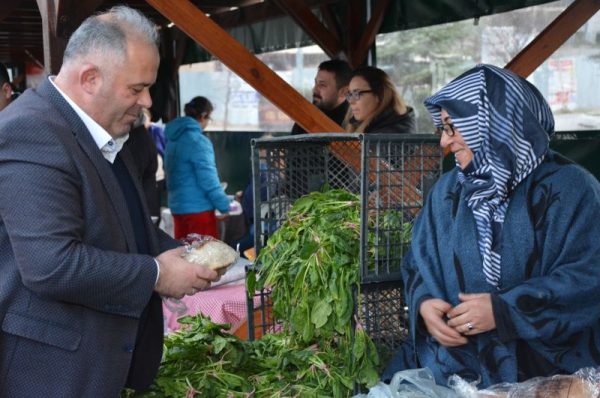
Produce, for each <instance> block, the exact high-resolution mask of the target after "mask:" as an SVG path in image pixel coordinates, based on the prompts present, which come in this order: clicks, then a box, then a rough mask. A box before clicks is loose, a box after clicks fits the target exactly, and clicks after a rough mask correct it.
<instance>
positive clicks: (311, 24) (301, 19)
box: [273, 0, 342, 58]
mask: <svg viewBox="0 0 600 398" xmlns="http://www.w3.org/2000/svg"><path fill="white" fill-rule="evenodd" d="M273 1H274V2H275V3H276V4H277V5H278V6H279V8H281V9H282V10H284V11H285V12H286V13H287V14H288V15H289V16H290V17H292V19H293V20H294V21H296V23H297V24H298V25H299V26H300V27H301V28H302V29H303V30H304V31H305V32H306V33H307V34H308V35H309V36H310V37H311V38H312V39H313V41H314V42H315V43H316V44H317V45H318V46H319V47H321V48H322V49H323V51H324V52H325V54H327V55H328V56H329V58H338V56H339V54H340V52H341V51H342V45H341V43H340V41H339V40H337V39H336V36H335V34H332V33H331V32H330V31H329V29H327V27H326V26H325V25H323V23H322V22H321V21H320V20H319V19H318V18H317V17H316V15H315V14H313V12H312V11H311V10H310V8H309V7H308V6H307V5H306V4H304V3H302V2H300V1H296V0H273Z"/></svg>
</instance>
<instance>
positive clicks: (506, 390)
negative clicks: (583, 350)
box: [448, 368, 600, 398]
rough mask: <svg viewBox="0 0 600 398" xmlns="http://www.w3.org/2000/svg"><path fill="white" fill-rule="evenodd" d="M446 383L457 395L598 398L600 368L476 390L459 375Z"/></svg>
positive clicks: (473, 397) (466, 397) (475, 397)
mask: <svg viewBox="0 0 600 398" xmlns="http://www.w3.org/2000/svg"><path fill="white" fill-rule="evenodd" d="M448 385H449V386H450V387H452V389H453V390H454V391H456V393H457V394H458V396H459V397H460V398H597V397H599V396H600V368H583V369H580V370H578V371H577V372H575V373H574V374H573V375H556V376H550V377H535V378H532V379H530V380H526V381H524V382H522V383H501V384H496V385H493V386H490V387H488V388H486V389H484V390H477V387H476V386H475V385H474V384H470V383H468V382H466V381H465V380H463V379H461V378H460V377H459V376H456V375H454V376H451V377H450V379H449V381H448Z"/></svg>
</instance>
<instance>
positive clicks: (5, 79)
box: [0, 63, 10, 86]
mask: <svg viewBox="0 0 600 398" xmlns="http://www.w3.org/2000/svg"><path fill="white" fill-rule="evenodd" d="M4 83H8V84H10V77H9V76H8V70H7V69H6V66H4V64H3V63H0V86H2V85H3V84H4Z"/></svg>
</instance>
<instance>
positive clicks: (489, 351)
mask: <svg viewBox="0 0 600 398" xmlns="http://www.w3.org/2000/svg"><path fill="white" fill-rule="evenodd" d="M425 104H426V106H427V108H428V110H429V112H430V113H431V115H432V117H433V120H434V123H435V125H436V126H437V127H438V132H439V134H440V144H441V146H442V147H444V148H446V149H448V150H449V151H451V152H453V153H454V157H455V159H456V166H457V167H456V168H455V169H454V170H452V171H450V172H448V173H446V174H444V175H443V176H442V177H441V179H440V180H439V181H438V182H437V184H436V185H435V186H434V188H433V189H432V192H431V194H430V195H429V197H428V198H427V201H426V204H425V206H424V208H423V209H422V211H421V213H420V214H419V216H418V218H417V221H416V222H415V226H414V230H413V241H412V244H411V249H410V251H409V253H408V254H407V257H406V258H405V261H404V263H403V279H404V287H405V289H406V292H405V293H406V299H407V305H408V307H409V311H410V338H409V339H408V340H407V341H406V342H405V344H404V345H403V346H402V348H401V350H400V352H398V353H397V354H396V356H395V358H394V359H393V360H392V363H391V364H390V366H389V367H388V369H387V370H386V372H385V374H384V376H383V378H384V379H387V378H390V377H391V376H392V375H393V373H394V372H395V371H397V370H402V369H408V368H416V367H428V368H430V369H431V370H432V371H433V374H434V376H435V378H436V381H437V383H438V384H442V385H445V384H446V383H447V381H448V377H449V376H451V375H453V374H457V375H459V376H461V377H462V378H464V379H466V380H468V381H478V382H479V383H480V384H479V386H480V387H487V386H489V385H492V384H496V383H501V382H511V383H512V382H519V381H523V380H526V379H530V378H533V377H536V376H550V375H554V374H559V373H560V374H571V373H573V372H575V371H577V370H578V369H580V368H583V367H588V366H593V367H597V366H599V365H600V315H599V314H600V223H599V222H598V220H600V186H599V184H598V182H597V181H596V179H595V178H594V177H593V176H592V175H591V174H590V173H588V172H587V171H585V170H584V169H582V168H581V167H579V166H577V165H575V164H573V163H572V162H570V161H569V160H567V159H565V158H564V157H562V156H561V155H559V154H558V153H555V152H553V151H551V150H550V149H549V148H548V144H549V140H550V137H551V136H552V134H553V133H554V119H553V117H552V113H551V111H550V108H549V106H548V104H547V103H546V101H545V100H544V99H543V98H542V96H541V94H540V93H539V92H538V90H537V89H536V88H535V87H533V86H532V85H531V84H530V83H529V82H528V81H526V80H525V79H523V78H521V77H519V76H517V75H515V74H513V73H511V72H509V71H507V70H504V69H500V68H496V67H493V66H489V65H480V66H477V67H475V68H473V69H471V70H469V71H467V72H465V73H464V74H463V75H461V76H459V77H458V78H456V79H455V80H454V81H452V82H451V83H449V84H448V85H447V86H446V87H444V88H442V90H440V91H439V92H438V93H437V94H435V95H433V96H432V97H430V98H428V99H427V100H426V102H425Z"/></svg>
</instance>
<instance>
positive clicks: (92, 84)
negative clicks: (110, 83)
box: [79, 64, 102, 95]
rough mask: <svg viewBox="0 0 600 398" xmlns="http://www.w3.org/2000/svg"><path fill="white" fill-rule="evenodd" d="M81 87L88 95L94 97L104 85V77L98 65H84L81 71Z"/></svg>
mask: <svg viewBox="0 0 600 398" xmlns="http://www.w3.org/2000/svg"><path fill="white" fill-rule="evenodd" d="M79 85H80V86H81V88H82V89H83V91H85V92H86V93H87V94H90V95H94V94H96V92H97V91H98V89H99V88H100V86H101V85H102V75H101V74H100V70H99V69H98V67H97V66H96V65H93V64H84V65H83V67H82V68H81V69H80V71H79Z"/></svg>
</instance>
